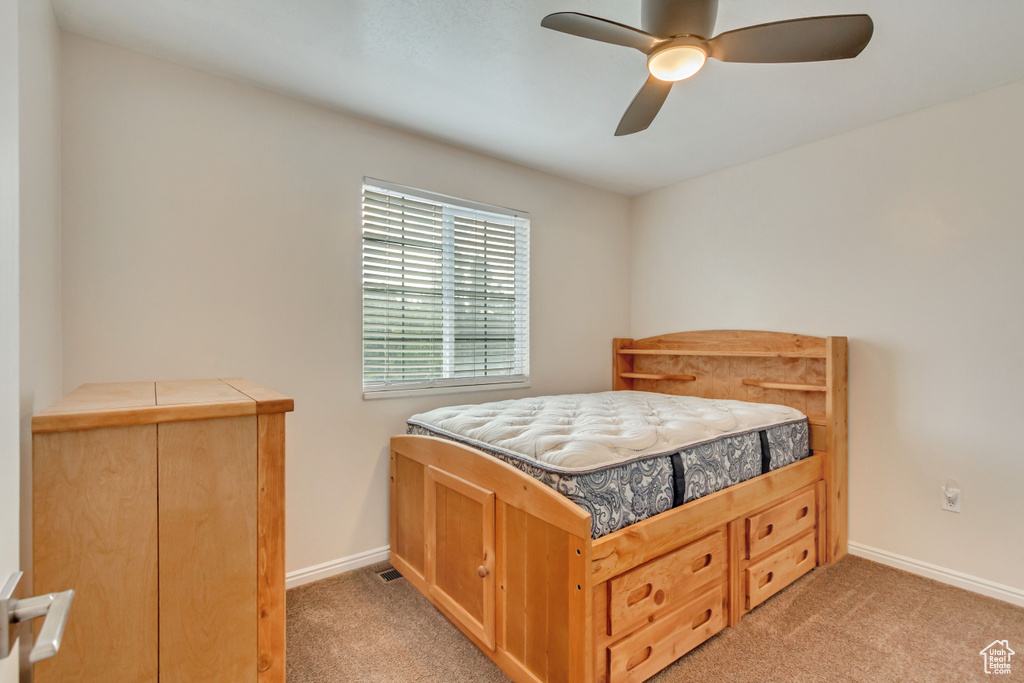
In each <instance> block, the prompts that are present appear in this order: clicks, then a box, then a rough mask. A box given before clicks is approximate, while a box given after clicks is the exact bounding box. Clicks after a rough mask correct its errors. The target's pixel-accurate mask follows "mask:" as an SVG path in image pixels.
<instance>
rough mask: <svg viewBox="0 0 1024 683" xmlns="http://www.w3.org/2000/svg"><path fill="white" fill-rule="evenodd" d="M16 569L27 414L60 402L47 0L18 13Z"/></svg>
mask: <svg viewBox="0 0 1024 683" xmlns="http://www.w3.org/2000/svg"><path fill="white" fill-rule="evenodd" d="M20 24H21V27H20V31H21V40H20V53H21V59H20V72H21V80H20V102H19V109H20V117H19V118H20V142H21V144H20V153H19V157H20V181H21V182H20V222H21V235H20V245H19V251H20V306H21V311H20V316H19V317H20V328H21V330H20V337H21V350H20V402H21V520H22V525H21V526H22V529H21V568H22V571H24V572H25V574H26V581H27V582H28V583H27V585H26V589H27V588H29V587H30V586H31V569H32V567H31V562H32V552H31V549H32V526H31V524H30V521H31V514H32V497H31V492H32V428H31V427H32V425H31V423H32V415H33V414H34V413H36V412H38V411H39V410H42V409H43V408H45V407H46V406H48V405H49V404H51V403H53V402H54V401H56V400H57V399H58V398H60V397H61V394H62V390H63V387H62V385H61V303H60V297H61V293H60V283H61V275H60V79H59V78H58V69H59V67H60V29H59V28H58V27H57V21H56V19H55V18H54V15H53V10H52V8H51V7H50V2H49V0H21V16H20Z"/></svg>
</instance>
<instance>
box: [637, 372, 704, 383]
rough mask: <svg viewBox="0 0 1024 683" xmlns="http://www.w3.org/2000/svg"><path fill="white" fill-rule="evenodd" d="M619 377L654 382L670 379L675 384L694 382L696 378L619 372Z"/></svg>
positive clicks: (691, 376) (692, 376)
mask: <svg viewBox="0 0 1024 683" xmlns="http://www.w3.org/2000/svg"><path fill="white" fill-rule="evenodd" d="M619 377H622V378H624V379H654V380H664V379H671V380H675V381H677V382H696V381H697V376H696V375H664V374H655V373H651V372H620V373H619Z"/></svg>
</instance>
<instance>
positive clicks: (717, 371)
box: [612, 330, 847, 562]
mask: <svg viewBox="0 0 1024 683" xmlns="http://www.w3.org/2000/svg"><path fill="white" fill-rule="evenodd" d="M612 350H613V354H612V387H613V389H616V390H634V391H657V392H661V393H666V394H678V395H683V396H700V397H702V398H721V399H736V400H740V401H750V402H753V403H777V404H781V405H787V406H790V407H792V408H796V409H797V410H799V411H801V412H803V413H804V414H805V415H807V416H808V421H809V423H810V439H811V448H812V449H813V450H814V451H815V452H816V453H823V454H824V455H825V462H824V465H823V467H824V479H825V483H826V489H827V519H828V545H827V553H828V561H829V562H834V561H835V560H838V559H839V558H840V557H842V556H843V555H845V554H846V552H847V502H846V490H847V421H846V420H847V418H846V413H847V341H846V337H809V336H805V335H798V334H785V333H780V332H761V331H747V330H706V331H698V332H680V333H677V334H667V335H662V336H658V337H647V338H645V339H615V340H614V341H613V346H612Z"/></svg>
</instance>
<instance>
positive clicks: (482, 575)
mask: <svg viewBox="0 0 1024 683" xmlns="http://www.w3.org/2000/svg"><path fill="white" fill-rule="evenodd" d="M476 573H477V574H479V575H480V578H481V579H483V578H486V577H487V575H488V574H490V573H491V570H490V569H488V568H487V566H486V565H480V566H479V567H477V568H476Z"/></svg>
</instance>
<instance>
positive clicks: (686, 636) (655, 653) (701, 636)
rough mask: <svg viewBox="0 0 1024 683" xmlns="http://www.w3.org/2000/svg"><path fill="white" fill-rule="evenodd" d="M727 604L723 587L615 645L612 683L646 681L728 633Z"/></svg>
mask: <svg viewBox="0 0 1024 683" xmlns="http://www.w3.org/2000/svg"><path fill="white" fill-rule="evenodd" d="M727 600H728V591H727V590H726V584H725V583H720V584H718V585H716V586H714V587H712V588H711V589H710V590H707V591H705V592H703V593H700V594H698V595H697V597H695V598H692V599H691V600H690V601H689V602H686V603H684V604H683V605H682V606H680V607H679V608H678V609H677V610H675V611H674V612H672V613H670V614H667V615H665V616H664V617H661V618H658V619H657V620H655V621H654V622H653V623H651V624H648V625H647V626H644V627H643V628H641V629H640V630H638V631H637V632H636V633H633V634H632V635H629V636H626V637H625V638H623V639H622V640H620V641H619V642H617V643H615V644H613V645H611V646H610V647H609V648H608V655H609V656H608V664H609V671H608V674H609V675H608V681H609V683H633V682H639V681H645V680H647V679H648V678H650V677H651V676H653V675H654V674H656V673H657V672H659V671H661V670H662V669H664V668H665V667H666V666H668V665H669V664H671V663H672V662H674V661H675V660H677V659H679V658H680V657H682V656H683V655H684V654H686V653H687V652H689V651H690V650H692V649H693V648H695V647H697V646H698V645H700V644H701V643H703V642H704V641H705V640H707V639H708V638H710V637H711V636H713V635H715V634H716V633H718V632H719V631H721V630H722V629H724V628H725V626H726V622H727V618H726V612H727Z"/></svg>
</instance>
